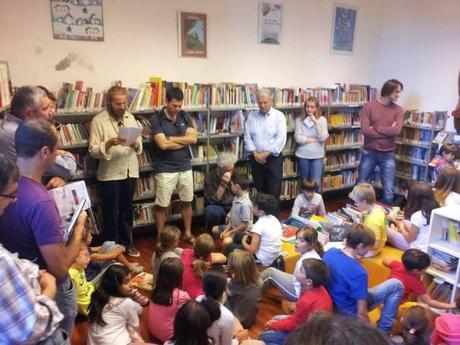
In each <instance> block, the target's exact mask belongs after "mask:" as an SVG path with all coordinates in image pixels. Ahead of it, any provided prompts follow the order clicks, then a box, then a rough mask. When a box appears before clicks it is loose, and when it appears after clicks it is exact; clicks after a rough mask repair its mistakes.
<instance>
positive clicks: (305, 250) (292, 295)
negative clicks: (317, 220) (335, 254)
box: [262, 227, 323, 301]
mask: <svg viewBox="0 0 460 345" xmlns="http://www.w3.org/2000/svg"><path fill="white" fill-rule="evenodd" d="M295 251H296V252H298V253H300V258H299V260H297V263H296V264H295V269H294V274H289V273H286V272H281V271H280V270H277V269H276V268H273V267H269V268H267V269H266V270H265V271H263V272H262V280H263V282H264V285H265V284H266V283H268V282H270V283H272V284H273V285H275V286H276V287H277V288H278V289H279V290H280V292H281V293H282V294H283V296H284V297H286V298H287V299H288V300H289V301H297V300H298V299H299V297H300V294H301V285H300V282H299V281H298V280H297V278H296V277H297V275H298V274H299V272H300V269H301V267H302V261H303V260H305V259H309V258H313V259H321V257H320V255H322V254H323V247H322V245H321V244H320V243H319V242H318V233H317V232H316V230H314V229H313V228H311V227H306V228H302V229H299V230H297V233H296V240H295Z"/></svg>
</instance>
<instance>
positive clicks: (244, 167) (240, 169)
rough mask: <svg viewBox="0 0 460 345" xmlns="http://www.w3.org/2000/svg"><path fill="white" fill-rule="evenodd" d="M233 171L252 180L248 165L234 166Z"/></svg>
mask: <svg viewBox="0 0 460 345" xmlns="http://www.w3.org/2000/svg"><path fill="white" fill-rule="evenodd" d="M235 171H237V172H239V173H240V174H244V175H246V176H247V177H248V179H249V180H252V169H251V168H250V167H249V165H237V166H235Z"/></svg>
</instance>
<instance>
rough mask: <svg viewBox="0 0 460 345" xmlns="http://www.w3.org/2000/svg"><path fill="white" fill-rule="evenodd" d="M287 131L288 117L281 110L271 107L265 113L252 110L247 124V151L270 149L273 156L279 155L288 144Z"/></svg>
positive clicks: (245, 134) (245, 138)
mask: <svg viewBox="0 0 460 345" xmlns="http://www.w3.org/2000/svg"><path fill="white" fill-rule="evenodd" d="M286 133H287V132H286V118H285V117H284V114H283V113H282V112H281V111H279V110H277V109H274V108H270V110H269V111H268V113H267V114H265V115H262V113H261V112H260V111H259V110H256V111H252V112H250V113H249V115H248V119H247V120H246V124H245V131H244V144H245V149H246V152H247V153H248V154H250V153H251V152H252V151H257V152H263V151H269V152H271V153H272V155H273V156H278V155H279V154H280V152H281V151H282V150H283V148H284V145H286Z"/></svg>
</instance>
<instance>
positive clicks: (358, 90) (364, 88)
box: [331, 83, 377, 104]
mask: <svg viewBox="0 0 460 345" xmlns="http://www.w3.org/2000/svg"><path fill="white" fill-rule="evenodd" d="M335 85H336V88H335V89H333V90H332V92H331V103H332V104H345V103H355V104H361V103H364V102H367V101H371V100H374V99H375V98H376V96H377V89H376V88H372V87H370V86H369V85H358V84H340V83H336V84H335Z"/></svg>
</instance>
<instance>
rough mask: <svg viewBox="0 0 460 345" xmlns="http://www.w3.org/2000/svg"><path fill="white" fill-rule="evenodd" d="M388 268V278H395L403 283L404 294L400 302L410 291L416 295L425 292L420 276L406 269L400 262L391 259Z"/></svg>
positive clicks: (405, 298)
mask: <svg viewBox="0 0 460 345" xmlns="http://www.w3.org/2000/svg"><path fill="white" fill-rule="evenodd" d="M390 269H391V273H390V278H396V279H398V280H399V281H400V282H401V283H402V284H403V285H404V295H403V297H402V300H401V302H402V301H406V300H407V298H408V297H409V294H410V293H414V294H416V295H417V296H421V295H424V294H426V293H427V291H426V288H425V286H424V285H423V283H422V282H421V281H420V278H419V277H417V276H416V275H414V274H412V273H411V272H409V271H408V270H406V268H405V267H404V265H403V264H402V262H399V261H392V262H391V263H390Z"/></svg>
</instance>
